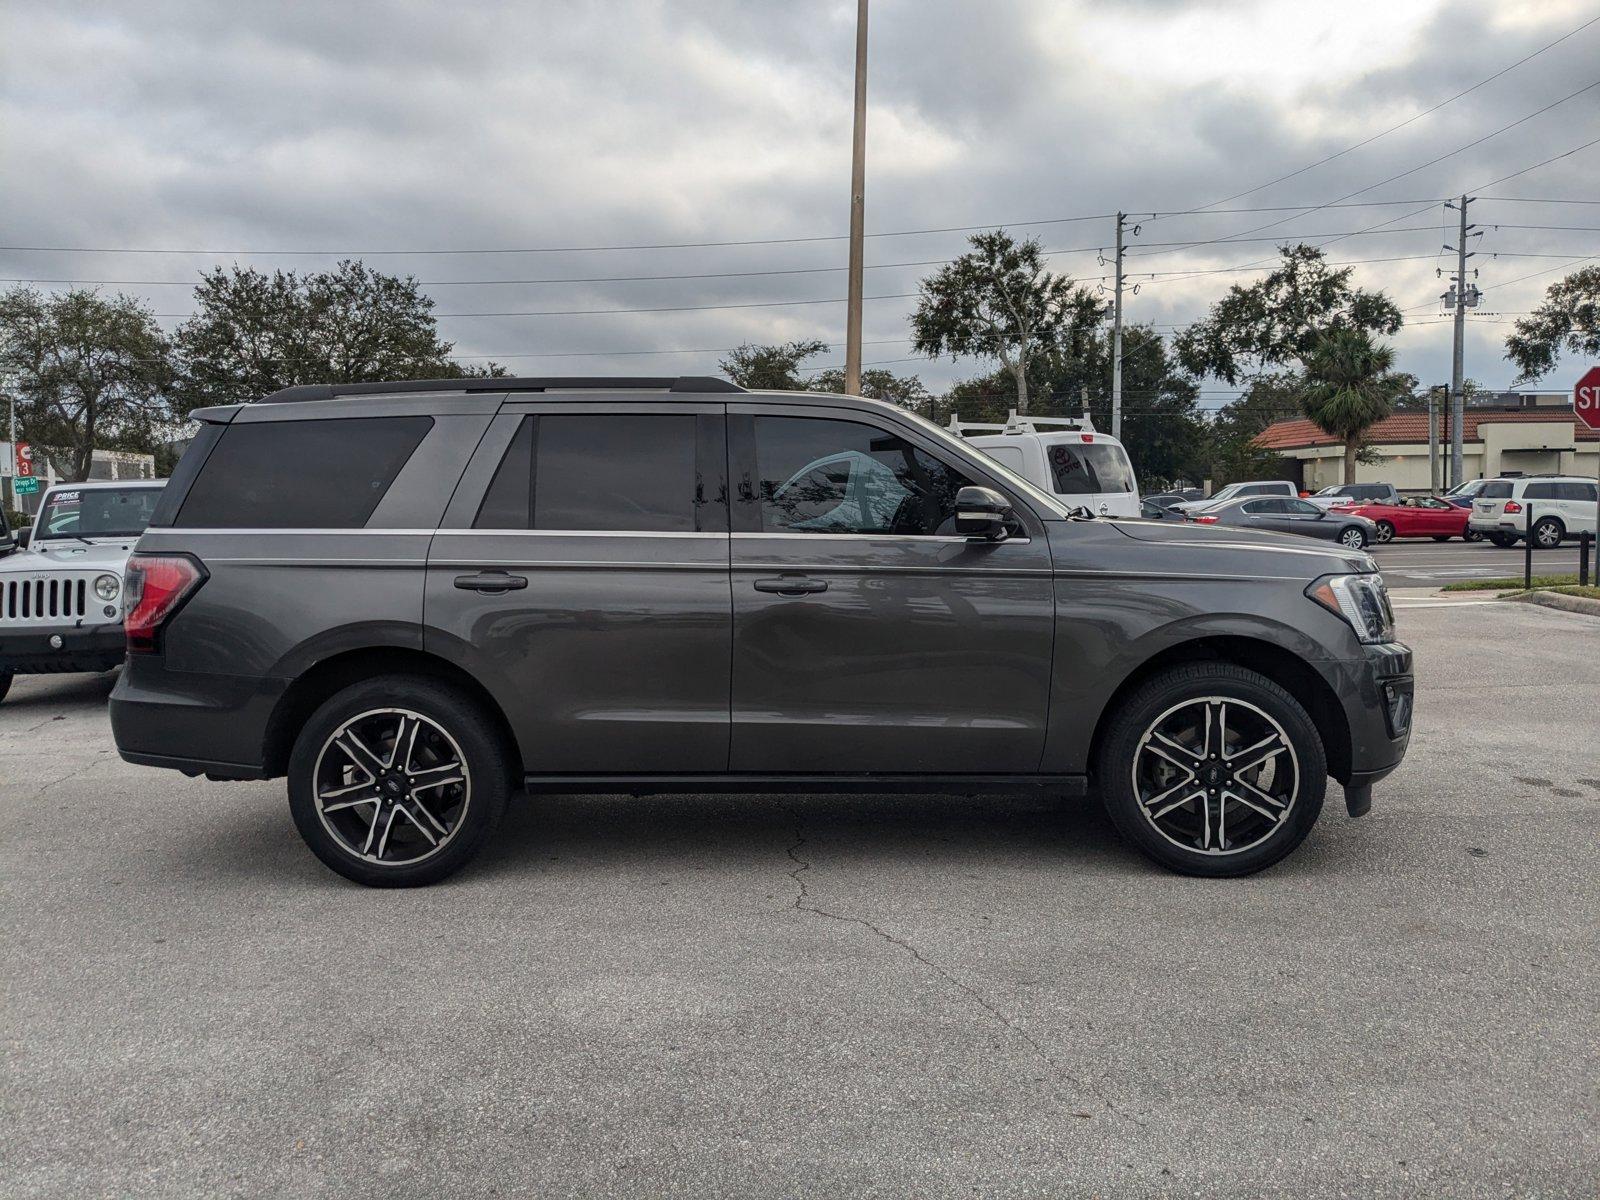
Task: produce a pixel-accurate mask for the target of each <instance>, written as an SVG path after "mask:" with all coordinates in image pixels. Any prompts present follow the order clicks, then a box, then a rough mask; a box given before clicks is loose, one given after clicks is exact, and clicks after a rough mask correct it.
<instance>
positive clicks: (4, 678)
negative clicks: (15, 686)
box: [0, 671, 16, 700]
mask: <svg viewBox="0 0 1600 1200" xmlns="http://www.w3.org/2000/svg"><path fill="white" fill-rule="evenodd" d="M15 678H16V676H15V675H14V674H13V673H12V672H10V671H0V700H4V699H5V698H6V693H7V692H9V691H10V690H11V681H12V680H13V679H15Z"/></svg>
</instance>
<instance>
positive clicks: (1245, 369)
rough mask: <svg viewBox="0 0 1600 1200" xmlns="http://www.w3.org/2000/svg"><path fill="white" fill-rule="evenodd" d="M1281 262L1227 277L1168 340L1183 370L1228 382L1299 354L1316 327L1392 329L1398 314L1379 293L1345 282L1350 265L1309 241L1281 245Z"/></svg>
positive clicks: (1317, 334) (1318, 331) (1318, 333)
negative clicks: (1262, 271)
mask: <svg viewBox="0 0 1600 1200" xmlns="http://www.w3.org/2000/svg"><path fill="white" fill-rule="evenodd" d="M1280 252H1281V254H1282V256H1283V262H1282V263H1281V265H1279V267H1278V268H1277V269H1276V270H1274V271H1273V272H1272V273H1271V274H1270V275H1268V276H1267V277H1266V278H1265V279H1262V280H1259V281H1258V282H1256V283H1252V284H1250V285H1248V286H1245V285H1242V284H1235V285H1234V286H1233V287H1231V288H1229V289H1228V294H1227V295H1226V296H1224V297H1223V298H1222V299H1221V300H1219V301H1218V302H1217V303H1216V304H1214V305H1212V307H1211V313H1210V315H1209V316H1207V317H1206V318H1205V319H1204V320H1202V321H1198V322H1196V323H1195V324H1193V325H1191V326H1189V328H1187V329H1185V330H1183V331H1182V332H1181V333H1180V334H1179V335H1178V337H1177V339H1176V349H1177V352H1178V361H1179V362H1181V363H1182V364H1183V366H1184V367H1185V369H1187V370H1188V371H1189V372H1190V373H1191V374H1193V375H1196V376H1199V377H1202V378H1203V377H1206V376H1214V377H1215V378H1217V379H1224V380H1226V381H1227V382H1228V383H1230V384H1236V383H1238V382H1239V380H1240V379H1242V378H1245V377H1247V376H1249V375H1253V374H1257V373H1259V372H1262V371H1267V370H1270V369H1272V368H1275V367H1285V366H1291V365H1293V364H1295V363H1297V362H1303V361H1305V359H1306V357H1307V356H1308V355H1309V354H1310V353H1311V351H1312V348H1313V347H1314V346H1315V345H1316V344H1317V341H1318V339H1320V338H1321V337H1322V335H1323V334H1324V333H1327V332H1328V331H1330V330H1334V329H1356V330H1361V331H1363V332H1366V333H1378V334H1392V333H1394V332H1395V331H1396V330H1398V329H1399V328H1400V326H1401V324H1402V323H1403V320H1404V318H1402V317H1401V315H1400V310H1399V309H1398V308H1396V307H1395V305H1394V302H1393V301H1391V300H1390V299H1389V298H1388V297H1387V296H1385V295H1384V294H1383V293H1382V292H1368V291H1364V290H1363V289H1361V288H1353V287H1351V286H1350V274H1351V269H1350V268H1349V267H1344V268H1341V269H1334V268H1332V267H1330V266H1329V265H1328V263H1327V261H1326V259H1324V258H1323V255H1322V251H1321V250H1319V249H1317V248H1316V247H1314V246H1306V245H1303V244H1302V245H1298V246H1284V247H1282V248H1281V251H1280Z"/></svg>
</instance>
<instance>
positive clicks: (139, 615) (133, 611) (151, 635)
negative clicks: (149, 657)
mask: <svg viewBox="0 0 1600 1200" xmlns="http://www.w3.org/2000/svg"><path fill="white" fill-rule="evenodd" d="M205 579H206V572H205V568H204V567H202V566H201V565H200V564H199V563H198V562H196V561H195V560H194V559H192V558H190V557H189V556H188V555H187V554H135V555H134V556H133V557H132V558H130V559H129V560H128V570H127V580H126V584H125V586H126V588H127V597H128V603H129V604H130V605H131V606H132V607H130V608H129V609H128V619H127V622H126V623H125V625H124V626H123V628H124V630H125V631H126V633H127V635H128V653H130V654H151V653H154V651H155V650H156V648H157V647H156V638H157V635H159V634H160V632H161V627H162V626H163V625H164V624H166V622H167V621H168V620H170V619H171V617H172V614H173V613H175V612H177V611H178V609H179V608H181V607H182V606H183V602H184V601H185V600H187V599H188V598H189V597H190V596H192V595H194V593H195V590H196V589H197V588H199V586H200V585H201V584H202V583H204V582H205Z"/></svg>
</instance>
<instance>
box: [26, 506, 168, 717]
mask: <svg viewBox="0 0 1600 1200" xmlns="http://www.w3.org/2000/svg"><path fill="white" fill-rule="evenodd" d="M165 484H166V480H164V479H149V480H122V481H119V482H116V483H67V484H58V485H57V486H55V487H53V488H51V489H50V490H49V491H47V492H46V493H45V494H44V502H43V503H42V504H40V506H39V515H38V517H37V518H36V519H35V520H34V523H33V526H32V527H31V528H29V529H26V530H23V531H22V534H21V536H20V537H19V538H18V539H17V540H18V541H19V542H21V543H22V547H21V548H20V549H18V550H16V551H15V552H14V553H11V554H7V555H6V556H5V557H4V558H0V699H4V697H5V694H6V692H7V691H9V690H10V688H11V680H12V677H13V676H15V675H30V674H31V675H38V674H56V673H58V672H62V671H109V670H110V669H111V668H112V667H114V666H116V665H117V664H118V663H120V662H121V661H122V659H123V654H124V650H125V646H124V639H123V632H122V620H123V617H124V615H125V614H126V612H127V596H126V594H125V591H124V587H123V582H124V572H125V569H126V567H127V563H128V556H129V555H130V554H132V553H133V547H134V543H135V542H137V541H138V540H139V535H140V534H141V533H143V532H144V529H145V526H147V525H148V524H150V517H151V514H152V513H154V512H155V508H156V501H157V500H159V499H160V498H161V489H162V487H163V486H165Z"/></svg>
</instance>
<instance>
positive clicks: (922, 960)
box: [786, 825, 1144, 1126]
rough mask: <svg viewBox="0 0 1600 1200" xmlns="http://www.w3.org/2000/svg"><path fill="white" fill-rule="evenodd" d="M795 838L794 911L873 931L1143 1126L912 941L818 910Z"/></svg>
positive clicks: (1065, 1075)
mask: <svg viewBox="0 0 1600 1200" xmlns="http://www.w3.org/2000/svg"><path fill="white" fill-rule="evenodd" d="M794 836H795V843H794V845H792V846H790V847H788V849H787V851H786V853H787V854H788V856H789V861H791V862H792V863H794V864H795V869H794V870H792V871H790V872H788V875H789V878H790V879H792V880H794V885H795V898H794V908H795V910H796V911H797V912H803V913H810V914H812V915H813V916H818V917H826V918H827V919H828V920H830V921H839V922H842V923H844V924H847V925H860V926H861V927H862V928H864V929H868V930H871V931H872V932H873V933H874V934H876V935H877V936H878V937H879V938H881V939H882V940H883V941H885V942H888V943H889V944H890V945H891V946H895V947H897V948H898V949H900V950H903V951H905V953H907V954H908V955H910V956H911V958H912V959H913V960H914V961H915V962H917V963H918V964H919V965H921V966H924V967H926V968H928V970H930V971H932V972H933V973H934V974H936V975H938V976H939V978H941V979H943V980H944V981H945V982H946V983H948V984H950V985H951V986H952V987H954V988H955V989H956V990H958V991H959V992H961V993H962V994H963V995H964V996H966V997H967V999H969V1000H970V1001H972V1003H974V1004H976V1005H977V1006H978V1007H979V1008H981V1009H982V1010H983V1011H984V1012H986V1013H987V1014H988V1015H989V1016H990V1017H991V1018H993V1019H994V1020H995V1021H997V1022H999V1023H1000V1024H1001V1025H1002V1026H1004V1027H1005V1029H1006V1030H1007V1031H1008V1032H1010V1033H1012V1034H1015V1035H1016V1036H1017V1037H1018V1038H1020V1039H1021V1040H1022V1041H1023V1042H1026V1043H1027V1045H1028V1048H1029V1049H1031V1050H1032V1051H1033V1052H1034V1053H1035V1054H1037V1055H1038V1056H1039V1057H1040V1058H1041V1059H1043V1060H1044V1062H1045V1063H1046V1064H1048V1065H1049V1067H1050V1069H1051V1070H1052V1071H1053V1072H1055V1073H1056V1075H1057V1076H1059V1077H1060V1078H1062V1079H1064V1080H1066V1081H1067V1082H1068V1083H1070V1084H1072V1086H1073V1087H1075V1088H1077V1089H1078V1090H1079V1091H1080V1092H1084V1093H1087V1094H1088V1095H1090V1096H1093V1097H1094V1098H1095V1099H1096V1100H1098V1101H1099V1102H1100V1103H1101V1104H1102V1105H1104V1106H1105V1109H1106V1111H1107V1112H1109V1113H1111V1114H1113V1115H1115V1116H1119V1117H1126V1118H1127V1119H1128V1120H1130V1121H1132V1122H1133V1123H1134V1124H1136V1125H1140V1126H1143V1125H1144V1122H1143V1121H1141V1120H1140V1119H1139V1118H1138V1117H1136V1116H1134V1115H1133V1114H1132V1113H1128V1112H1124V1111H1122V1110H1121V1109H1119V1108H1118V1107H1117V1105H1116V1103H1115V1102H1114V1101H1112V1099H1111V1098H1110V1097H1109V1096H1107V1095H1106V1094H1105V1093H1104V1092H1102V1091H1100V1090H1099V1089H1098V1088H1096V1087H1094V1086H1092V1085H1090V1084H1089V1083H1087V1082H1086V1081H1084V1080H1082V1079H1079V1078H1077V1077H1076V1076H1075V1075H1073V1074H1072V1073H1071V1072H1070V1071H1068V1070H1066V1069H1065V1068H1064V1067H1062V1065H1061V1064H1060V1063H1059V1062H1057V1061H1056V1059H1055V1058H1054V1057H1053V1056H1052V1055H1051V1053H1050V1051H1049V1050H1047V1049H1046V1048H1045V1047H1044V1046H1043V1045H1041V1044H1040V1042H1039V1040H1038V1039H1037V1038H1035V1037H1034V1036H1033V1035H1032V1034H1031V1033H1029V1032H1028V1031H1027V1030H1026V1029H1024V1028H1023V1027H1022V1026H1021V1025H1019V1024H1018V1023H1017V1022H1016V1021H1014V1020H1012V1019H1011V1018H1010V1017H1009V1016H1007V1015H1006V1014H1005V1013H1004V1012H1003V1011H1001V1010H1000V1009H999V1008H998V1007H996V1006H995V1005H994V1003H993V1002H991V1001H990V1000H989V998H988V997H987V996H985V995H984V994H983V993H982V992H980V991H979V990H978V989H977V988H975V987H973V986H972V985H971V984H967V983H963V982H962V981H961V980H959V979H957V978H956V977H955V976H954V975H952V974H950V972H949V971H947V970H945V969H944V968H943V967H941V966H940V965H939V964H938V963H936V962H934V961H933V960H932V959H931V958H929V957H928V956H927V955H925V954H923V953H922V951H920V950H918V949H917V948H916V947H915V946H913V945H912V944H911V943H910V942H907V941H905V940H904V939H902V938H897V937H895V936H894V934H892V933H889V932H888V931H887V930H885V929H883V928H881V927H879V926H878V925H875V924H873V923H872V922H871V921H869V920H867V919H866V918H865V917H856V916H851V915H850V914H849V913H837V912H831V911H829V910H828V909H825V908H819V907H817V905H816V904H815V903H813V902H812V900H811V889H810V888H809V887H807V886H806V881H805V879H804V878H803V876H804V875H805V874H806V872H808V871H810V870H811V864H810V863H809V862H808V861H807V860H805V859H803V858H801V857H800V855H799V854H798V851H799V849H800V847H802V846H804V845H805V844H806V837H805V834H803V833H802V832H801V831H800V828H799V826H798V825H797V826H796V827H795V831H794ZM1073 1115H1074V1116H1079V1117H1087V1116H1089V1115H1090V1114H1089V1113H1084V1112H1075V1113H1074V1114H1073Z"/></svg>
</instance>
